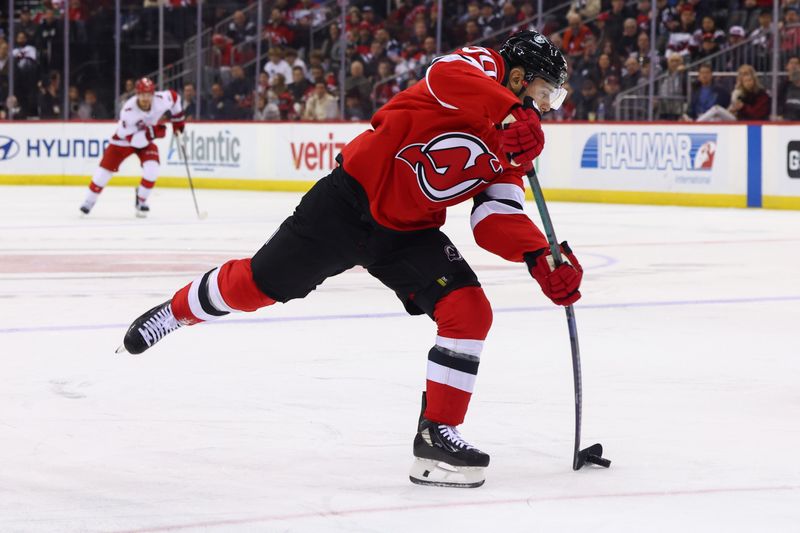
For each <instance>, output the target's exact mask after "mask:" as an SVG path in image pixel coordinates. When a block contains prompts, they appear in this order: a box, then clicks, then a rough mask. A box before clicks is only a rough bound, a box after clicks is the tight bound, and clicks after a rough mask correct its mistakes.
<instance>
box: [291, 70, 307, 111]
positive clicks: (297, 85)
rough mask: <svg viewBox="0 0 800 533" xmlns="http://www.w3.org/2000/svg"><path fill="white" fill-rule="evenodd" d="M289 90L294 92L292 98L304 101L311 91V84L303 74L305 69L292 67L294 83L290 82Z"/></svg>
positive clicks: (296, 100)
mask: <svg viewBox="0 0 800 533" xmlns="http://www.w3.org/2000/svg"><path fill="white" fill-rule="evenodd" d="M289 92H290V93H292V100H294V102H303V101H305V99H306V96H308V93H309V92H311V84H310V83H309V82H308V79H306V77H305V74H303V69H302V68H300V67H294V68H293V69H292V83H290V84H289Z"/></svg>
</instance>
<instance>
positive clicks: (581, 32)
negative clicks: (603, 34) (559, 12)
mask: <svg viewBox="0 0 800 533" xmlns="http://www.w3.org/2000/svg"><path fill="white" fill-rule="evenodd" d="M567 23H568V24H569V26H568V27H567V29H566V31H564V36H563V37H562V40H561V49H562V50H563V51H564V54H565V55H566V56H567V57H568V58H572V59H575V58H577V57H580V56H582V55H583V51H584V46H585V42H586V39H588V38H589V37H590V36H591V37H592V38H594V36H593V35H592V31H591V30H590V29H589V27H588V26H587V25H586V24H584V23H583V20H581V16H580V15H578V14H577V13H570V14H568V15H567Z"/></svg>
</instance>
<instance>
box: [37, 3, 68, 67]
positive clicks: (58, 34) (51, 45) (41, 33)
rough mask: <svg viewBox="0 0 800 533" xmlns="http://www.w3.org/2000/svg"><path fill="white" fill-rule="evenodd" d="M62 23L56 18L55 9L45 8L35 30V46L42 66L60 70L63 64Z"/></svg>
mask: <svg viewBox="0 0 800 533" xmlns="http://www.w3.org/2000/svg"><path fill="white" fill-rule="evenodd" d="M63 27H64V23H63V22H61V21H59V20H57V19H56V14H55V11H53V10H52V9H46V10H45V11H44V18H43V20H42V22H41V23H40V24H39V28H38V29H37V31H36V48H37V49H38V51H39V60H40V63H41V65H42V68H45V69H48V70H60V69H61V67H62V66H63V64H64V48H63V43H64V38H63V36H62V30H63Z"/></svg>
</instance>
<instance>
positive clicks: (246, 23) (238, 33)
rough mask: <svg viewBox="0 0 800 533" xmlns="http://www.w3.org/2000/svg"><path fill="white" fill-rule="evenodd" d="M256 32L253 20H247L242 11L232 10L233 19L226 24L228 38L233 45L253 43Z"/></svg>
mask: <svg viewBox="0 0 800 533" xmlns="http://www.w3.org/2000/svg"><path fill="white" fill-rule="evenodd" d="M257 34H258V28H256V24H255V22H253V21H251V20H248V18H247V15H245V14H244V11H241V10H236V11H234V12H233V20H231V22H230V24H228V38H229V39H231V41H233V44H234V45H240V44H242V43H253V42H255V40H256V35H257Z"/></svg>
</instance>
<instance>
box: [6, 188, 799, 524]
mask: <svg viewBox="0 0 800 533" xmlns="http://www.w3.org/2000/svg"><path fill="white" fill-rule="evenodd" d="M0 194H2V206H3V208H2V209H1V210H0V531H2V532H4V533H5V532H17V531H24V532H27V531H57V532H72V531H81V532H83V531H89V532H95V531H104V532H118V531H148V532H156V531H213V532H217V531H236V532H239V531H254V532H277V531H281V532H284V531H291V532H307V531H326V532H327V531H336V532H415V533H416V532H420V531H426V532H427V531H430V532H439V531H456V532H460V533H461V532H473V531H474V532H490V531H504V532H531V531H537V532H538V531H558V532H562V531H566V532H573V531H591V532H593V533H596V532H641V531H664V532H675V531H681V532H687V531H702V532H708V531H724V532H753V531H781V532H783V531H795V532H796V531H800V457H798V456H799V455H800V336H799V335H798V330H800V270H798V265H800V213H798V212H789V211H784V212H780V211H767V210H763V211H762V210H743V209H701V208H679V207H646V206H627V205H598V204H566V203H552V204H551V206H550V208H551V212H552V216H553V220H554V223H555V225H556V230H557V233H558V236H559V237H560V238H566V239H568V240H569V241H570V243H571V244H572V246H573V248H574V249H575V251H576V253H577V254H578V256H579V258H580V259H581V260H582V262H583V264H584V266H585V267H586V276H585V279H584V284H583V287H582V291H583V294H584V296H583V299H582V300H581V301H580V302H579V303H578V304H577V306H576V313H577V323H578V331H579V334H580V347H581V356H582V359H583V372H584V420H583V445H584V446H588V445H590V444H593V443H595V442H601V443H602V444H603V446H604V447H605V450H606V456H607V457H608V458H610V459H611V460H612V461H613V464H612V466H611V468H610V469H608V470H603V469H599V468H596V467H590V468H584V469H583V470H581V471H579V472H573V471H572V469H571V456H572V444H573V442H572V439H573V400H572V398H573V397H572V370H571V364H570V349H569V339H568V336H567V328H566V323H565V319H564V311H563V310H562V309H560V308H558V307H555V306H553V305H551V304H550V303H549V302H548V301H547V300H546V299H545V297H544V296H543V295H542V294H541V292H540V290H539V288H538V286H537V285H536V283H535V282H534V281H533V280H532V279H531V278H530V277H529V275H528V274H527V273H526V272H525V269H524V268H522V267H521V266H520V265H518V264H511V263H506V262H504V261H503V260H502V259H499V258H497V257H493V256H491V255H490V254H488V253H486V252H483V251H482V250H480V249H479V248H478V247H477V246H476V245H475V243H474V241H473V239H472V237H471V234H470V230H469V218H468V216H469V206H464V207H463V208H461V209H455V210H452V211H451V213H450V215H449V219H448V223H447V225H446V226H445V231H446V232H447V233H448V234H449V235H450V236H451V238H452V239H453V240H454V242H455V243H456V244H457V245H458V247H459V248H460V250H461V252H462V253H463V255H464V256H465V257H466V258H467V260H468V261H469V262H470V264H471V265H472V266H473V268H474V269H475V270H476V272H477V273H478V275H479V277H480V279H481V281H482V282H483V286H484V288H485V290H486V292H487V294H488V296H489V298H490V300H491V301H492V303H493V306H494V309H495V318H494V326H493V328H492V331H491V333H490V336H489V339H488V342H487V343H486V348H485V351H484V353H483V357H482V364H481V368H480V373H479V376H478V383H477V390H476V392H475V395H474V396H473V400H472V404H471V406H470V411H469V413H468V416H467V422H466V423H465V424H464V426H463V427H462V432H463V434H464V436H465V437H466V438H467V439H468V440H470V441H472V442H473V443H475V444H476V445H477V446H479V447H480V448H482V449H484V450H485V451H487V452H488V453H490V454H491V456H492V464H491V466H490V467H489V468H488V470H487V481H486V484H485V485H484V486H483V487H481V488H479V489H472V490H468V489H467V490H461V489H442V488H431V487H419V486H416V485H412V484H411V483H410V482H409V481H408V477H407V475H408V469H409V466H410V465H411V461H412V458H411V441H412V438H413V436H414V430H415V425H416V419H417V416H418V408H419V395H420V391H421V390H422V388H423V386H424V378H425V367H426V355H427V351H428V349H429V347H430V346H431V344H432V342H433V339H434V334H435V330H434V326H433V323H432V322H431V321H430V320H429V319H428V318H426V317H408V316H405V315H404V313H403V310H402V307H401V306H400V304H399V302H398V301H397V300H396V298H395V296H394V295H393V293H391V292H390V291H389V290H387V289H385V288H383V286H382V285H380V283H378V282H377V281H376V280H374V279H372V278H371V277H370V276H369V275H368V274H367V273H366V272H364V271H363V270H354V271H350V272H346V273H344V274H342V275H340V276H339V277H337V278H333V279H330V280H328V281H327V282H325V284H324V285H323V286H322V287H321V288H320V289H318V290H317V291H316V292H314V293H312V294H311V295H310V296H309V297H308V298H307V299H305V300H300V301H294V302H291V303H289V304H287V305H278V306H273V307H272V308H267V309H262V310H260V311H258V312H256V313H252V314H242V315H237V316H236V317H233V318H231V317H228V318H227V319H223V320H220V321H218V322H216V323H213V324H208V325H201V326H197V327H192V328H186V329H182V330H180V331H178V332H176V333H175V334H173V335H171V336H170V337H168V338H167V339H165V340H164V341H162V343H161V344H159V345H158V346H156V347H155V348H154V349H152V350H150V351H148V352H146V353H145V354H143V355H141V356H129V355H128V356H120V355H115V354H114V349H115V348H116V347H117V346H118V345H119V343H120V341H121V339H122V336H123V334H124V332H125V329H126V327H127V325H128V324H129V323H130V321H131V320H132V319H133V318H135V317H136V316H138V315H139V314H140V313H142V312H143V311H145V310H146V309H148V308H150V307H152V306H153V305H156V304H158V303H161V302H162V301H164V300H166V299H167V298H168V297H170V296H171V295H172V294H173V292H174V291H175V290H177V289H178V288H180V287H181V286H183V285H184V284H185V283H187V282H189V281H190V280H191V279H193V278H194V277H195V276H196V275H198V274H200V273H202V272H204V271H205V270H207V269H209V268H210V267H212V266H215V265H217V264H220V263H222V262H224V261H225V260H227V259H228V258H235V257H247V256H249V255H251V254H252V253H253V252H254V251H255V250H257V249H258V247H259V246H260V245H261V244H262V243H263V242H264V241H265V240H266V239H267V238H268V237H269V236H270V235H271V234H272V232H273V231H274V230H275V229H276V227H277V226H278V224H279V223H280V222H281V220H282V219H283V218H284V217H285V216H287V215H288V214H289V213H290V212H291V209H292V207H293V206H294V205H295V204H296V202H297V201H298V198H299V195H297V194H289V193H254V192H232V191H209V190H201V191H198V196H199V201H200V204H201V209H204V210H207V211H208V212H209V218H208V219H207V220H205V221H198V220H196V217H195V215H194V208H193V206H192V202H191V197H190V196H189V191H188V190H166V189H158V188H157V189H156V190H155V192H154V194H153V197H152V200H151V204H152V209H153V211H152V215H151V217H150V218H148V219H146V220H139V219H135V218H134V216H133V191H132V190H130V188H127V187H126V188H109V189H108V190H106V191H105V192H104V193H103V195H102V197H101V198H100V201H99V203H98V204H97V206H96V208H95V211H94V212H93V213H92V214H91V215H90V216H89V217H87V218H85V219H81V218H80V217H79V213H78V205H79V204H80V202H81V200H82V198H83V194H84V190H83V188H77V187H73V188H69V187H64V188H57V187H52V188H45V187H5V188H2V189H0ZM527 209H528V210H529V211H530V212H531V214H532V215H533V216H534V219H537V218H536V216H535V208H534V206H533V204H530V205H528V206H527Z"/></svg>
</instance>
